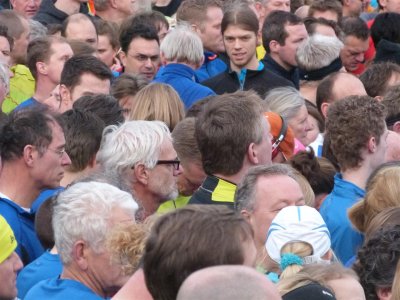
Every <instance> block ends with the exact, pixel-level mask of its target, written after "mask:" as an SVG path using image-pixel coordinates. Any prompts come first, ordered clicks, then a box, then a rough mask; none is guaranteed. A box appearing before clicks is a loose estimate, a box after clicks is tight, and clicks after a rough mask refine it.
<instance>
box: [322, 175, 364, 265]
mask: <svg viewBox="0 0 400 300" xmlns="http://www.w3.org/2000/svg"><path fill="white" fill-rule="evenodd" d="M364 195H365V191H364V190H363V189H361V188H359V187H358V186H356V185H355V184H353V183H351V182H348V181H346V180H343V178H342V175H341V174H336V176H335V184H334V186H333V190H332V192H331V193H330V194H329V195H328V196H327V197H326V198H325V200H324V202H323V203H322V205H321V208H320V210H319V212H320V213H321V215H322V217H323V218H324V221H325V223H326V225H327V226H328V229H329V232H330V233H331V239H332V249H333V251H334V252H335V254H336V255H337V257H338V258H339V259H340V261H341V262H342V263H343V264H344V263H346V262H347V261H348V260H349V259H350V258H351V257H352V256H354V255H355V254H356V252H357V250H358V248H359V247H360V246H361V245H362V243H363V240H364V237H363V235H362V234H361V233H359V232H357V231H355V230H354V229H353V227H352V225H351V223H350V220H349V217H348V216H347V210H348V209H349V208H350V207H352V206H353V205H354V204H355V203H357V202H358V201H359V200H360V198H363V197H364Z"/></svg>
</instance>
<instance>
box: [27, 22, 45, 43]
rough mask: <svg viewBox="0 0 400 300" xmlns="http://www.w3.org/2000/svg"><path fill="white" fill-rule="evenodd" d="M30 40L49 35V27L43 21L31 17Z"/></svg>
mask: <svg viewBox="0 0 400 300" xmlns="http://www.w3.org/2000/svg"><path fill="white" fill-rule="evenodd" d="M28 22H29V41H33V40H34V39H37V38H42V37H45V36H47V28H46V26H44V25H43V24H42V23H40V22H38V21H35V20H33V19H29V20H28Z"/></svg>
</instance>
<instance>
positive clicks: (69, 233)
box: [24, 181, 138, 300]
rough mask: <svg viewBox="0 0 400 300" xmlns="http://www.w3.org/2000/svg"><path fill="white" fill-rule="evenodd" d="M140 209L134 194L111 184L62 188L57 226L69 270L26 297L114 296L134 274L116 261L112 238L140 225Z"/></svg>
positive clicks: (58, 242)
mask: <svg viewBox="0 0 400 300" xmlns="http://www.w3.org/2000/svg"><path fill="white" fill-rule="evenodd" d="M137 209H138V205H137V203H136V202H135V200H133V198H132V196H131V195H130V194H129V193H127V192H123V191H121V190H119V189H118V188H116V187H114V186H111V185H109V184H107V183H100V182H94V181H92V182H80V183H76V184H73V185H72V186H70V187H69V188H68V189H66V190H65V191H64V192H62V193H61V194H60V195H59V196H58V197H57V200H56V203H55V205H54V209H53V227H54V236H55V244H56V248H57V250H58V252H59V255H60V259H61V262H62V265H63V271H62V273H61V275H60V276H59V277H56V278H51V279H47V280H44V281H41V282H39V283H38V284H36V285H35V286H34V287H32V288H31V289H30V290H29V292H28V293H27V295H26V297H25V298H24V299H26V300H33V299H34V300H36V299H87V300H91V299H105V298H107V297H111V296H113V295H114V294H115V293H116V292H117V291H118V290H119V289H120V288H121V287H122V285H123V284H125V282H126V281H127V280H128V279H129V276H126V275H123V272H122V266H121V265H120V264H119V263H116V262H115V261H114V260H112V259H111V253H110V250H109V248H108V247H107V243H106V238H107V236H108V235H110V231H111V230H112V229H113V228H115V226H118V225H120V224H121V223H125V224H129V223H134V222H135V214H136V211H137ZM71 224H74V226H71Z"/></svg>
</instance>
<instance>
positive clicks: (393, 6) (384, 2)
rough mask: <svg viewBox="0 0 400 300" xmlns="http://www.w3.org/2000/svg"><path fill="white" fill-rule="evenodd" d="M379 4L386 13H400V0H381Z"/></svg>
mask: <svg viewBox="0 0 400 300" xmlns="http://www.w3.org/2000/svg"><path fill="white" fill-rule="evenodd" d="M379 3H380V4H381V6H382V7H383V11H384V12H394V13H400V1H399V0H380V1H379Z"/></svg>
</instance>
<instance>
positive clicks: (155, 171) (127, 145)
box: [96, 121, 181, 220]
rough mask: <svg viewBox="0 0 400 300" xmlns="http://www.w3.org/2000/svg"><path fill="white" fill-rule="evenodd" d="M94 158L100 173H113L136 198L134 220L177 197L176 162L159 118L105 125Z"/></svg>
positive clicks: (165, 130) (168, 133)
mask: <svg viewBox="0 0 400 300" xmlns="http://www.w3.org/2000/svg"><path fill="white" fill-rule="evenodd" d="M96 159H97V162H98V163H99V164H100V166H101V168H102V169H103V171H104V172H116V173H117V174H116V175H117V176H118V178H120V181H122V182H124V184H125V185H126V186H127V187H128V188H129V189H130V191H131V193H132V195H133V196H134V197H135V199H137V201H138V204H139V206H140V209H139V214H138V215H137V216H136V217H137V219H138V220H144V219H145V218H146V217H148V216H149V215H151V214H153V213H154V212H155V211H156V210H157V209H158V207H159V206H160V204H161V203H163V202H164V201H167V200H170V199H175V198H176V197H177V196H178V190H177V186H176V178H177V176H178V175H179V174H180V173H181V171H180V168H179V163H180V162H179V160H178V159H177V154H176V152H175V150H174V147H173V146H172V139H171V135H170V132H169V129H168V127H167V126H166V125H165V124H164V123H162V122H160V121H129V122H125V123H124V124H122V125H121V126H119V127H118V126H115V125H113V126H108V127H106V129H105V130H104V133H103V139H102V142H101V145H100V150H99V152H98V153H97V157H96ZM110 170H111V171H110Z"/></svg>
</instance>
